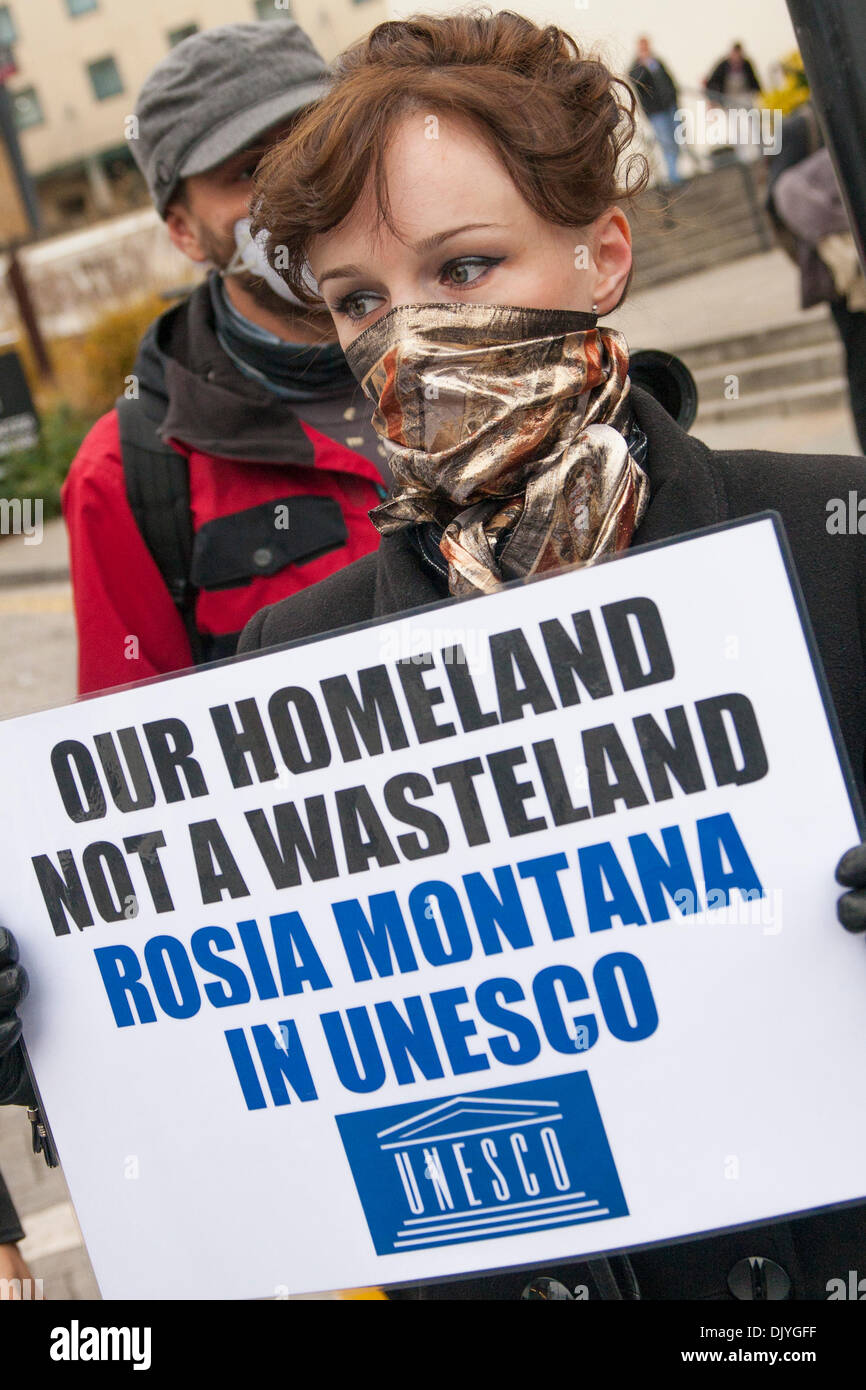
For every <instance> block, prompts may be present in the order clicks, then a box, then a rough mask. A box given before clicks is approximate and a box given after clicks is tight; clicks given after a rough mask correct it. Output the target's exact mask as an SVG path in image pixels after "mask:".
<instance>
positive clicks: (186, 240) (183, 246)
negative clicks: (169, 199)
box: [165, 202, 208, 263]
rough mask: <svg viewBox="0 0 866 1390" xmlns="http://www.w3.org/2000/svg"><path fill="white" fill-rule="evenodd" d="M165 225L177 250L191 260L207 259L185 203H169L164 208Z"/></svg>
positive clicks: (193, 220) (200, 260)
mask: <svg viewBox="0 0 866 1390" xmlns="http://www.w3.org/2000/svg"><path fill="white" fill-rule="evenodd" d="M165 225H166V227H167V228H168V234H169V236H170V237H171V240H172V242H173V243H174V245H175V246H176V247H177V249H178V251H182V252H183V254H184V255H185V256H188V257H189V259H190V260H191V261H196V262H198V263H201V262H204V261H206V260H207V259H208V255H207V252H206V251H205V249H204V247H203V246H202V244H201V241H200V240H199V235H198V231H197V229H196V223H195V219H194V218H193V216H192V214H191V212H190V210H189V208H188V207H187V206H186V204H185V203H182V202H176V203H169V205H168V207H167V208H166V210H165Z"/></svg>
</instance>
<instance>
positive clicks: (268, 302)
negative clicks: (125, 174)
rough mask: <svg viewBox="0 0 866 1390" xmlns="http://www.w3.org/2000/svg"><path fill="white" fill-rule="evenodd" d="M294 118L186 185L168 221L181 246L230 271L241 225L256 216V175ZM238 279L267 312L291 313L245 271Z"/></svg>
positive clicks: (195, 258) (168, 211)
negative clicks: (253, 198)
mask: <svg viewBox="0 0 866 1390" xmlns="http://www.w3.org/2000/svg"><path fill="white" fill-rule="evenodd" d="M295 119H297V118H293V119H292V120H290V121H288V122H283V123H282V124H281V125H279V126H276V127H274V129H272V130H269V131H266V132H265V134H264V135H260V136H258V138H257V139H256V141H255V143H254V144H253V145H251V146H250V147H249V148H248V149H246V150H241V151H240V153H239V154H236V155H232V157H231V158H230V159H226V160H225V161H224V162H223V163H222V164H218V165H216V167H215V168H213V169H208V170H207V171H206V173H204V174H191V175H189V177H188V178H186V179H184V182H183V194H182V197H181V198H180V199H179V200H178V201H176V202H173V203H171V204H169V207H168V208H167V209H166V215H165V221H166V225H167V227H168V231H169V235H170V236H171V239H172V241H173V242H174V244H175V246H177V247H178V249H179V250H180V251H182V252H183V253H184V255H185V256H189V258H190V260H193V261H197V262H199V263H204V262H209V263H210V264H211V265H214V266H216V268H217V270H225V269H226V267H227V266H228V265H229V264H230V262H231V260H232V259H233V257H234V254H235V251H236V249H237V248H236V244H235V237H234V227H235V223H236V222H238V221H240V219H241V218H243V217H248V216H249V212H250V195H251V193H252V181H253V175H254V174H255V172H256V168H257V167H258V163H259V160H260V159H261V158H262V155H263V154H264V153H265V151H266V150H267V149H269V148H270V147H271V145H275V144H276V143H277V142H278V141H279V140H282V139H283V138H284V137H285V136H286V135H287V134H288V133H289V131H290V129H291V127H292V125H293V124H294V120H295ZM232 279H233V280H234V281H235V282H236V283H237V284H238V285H239V286H240V287H241V288H242V289H243V290H245V291H246V293H247V294H248V295H249V296H250V297H251V298H252V299H253V300H255V302H256V303H257V304H258V305H260V307H261V308H263V309H267V310H268V311H269V312H271V313H274V314H278V315H280V316H281V317H283V318H284V317H285V315H286V309H287V306H286V302H285V300H284V299H281V298H280V296H279V295H278V294H276V293H275V292H274V290H272V289H271V288H270V287H269V286H268V285H266V284H264V283H263V282H262V280H260V279H259V278H258V277H257V276H255V275H249V274H247V273H246V272H245V271H242V272H241V273H240V274H239V275H236V276H235V275H233V276H232Z"/></svg>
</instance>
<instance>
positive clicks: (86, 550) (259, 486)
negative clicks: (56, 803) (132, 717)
mask: <svg viewBox="0 0 866 1390" xmlns="http://www.w3.org/2000/svg"><path fill="white" fill-rule="evenodd" d="M203 289H205V287H203ZM209 327H212V319H210V317H209V305H208V300H207V298H206V289H205V294H204V295H203V294H202V292H201V291H196V293H195V294H194V295H193V296H192V297H191V299H190V300H188V301H186V302H185V303H184V304H182V305H179V306H177V307H176V308H174V309H172V310H170V311H169V313H168V314H167V315H163V317H162V318H161V319H160V320H159V321H158V323H157V325H156V327H155V329H154V330H151V333H150V335H149V337H148V339H146V340H145V344H144V345H143V350H142V354H141V355H140V359H139V363H137V364H136V372H137V373H138V372H139V371H140V373H141V387H142V403H143V404H144V403H147V404H149V406H150V407H151V408H153V403H154V401H155V400H156V399H157V397H161V401H160V405H161V412H160V413H163V412H165V414H164V420H165V425H166V426H167V428H164V430H163V433H164V434H167V435H168V437H169V438H170V441H171V443H172V444H173V445H174V447H175V448H177V449H178V451H179V452H181V453H183V454H184V455H185V456H186V457H187V459H188V461H189V482H190V508H191V513H192V521H193V528H194V531H195V532H196V533H198V532H199V531H200V529H201V528H202V526H204V525H206V524H207V523H208V522H210V521H213V520H214V519H215V518H217V517H226V516H232V515H234V514H237V513H240V512H243V511H246V510H247V509H249V508H252V507H255V506H257V505H261V504H262V503H268V502H270V501H274V500H277V499H284V498H291V497H295V496H298V497H300V496H324V497H327V498H332V499H334V500H335V501H336V502H337V504H338V505H339V507H340V510H341V511H342V514H343V518H344V521H345V525H346V530H347V532H348V536H347V540H346V543H345V544H344V545H341V546H339V548H337V549H331V550H328V551H327V553H325V554H319V555H318V556H315V557H313V558H311V559H308V560H304V561H303V562H301V563H297V564H288V565H286V566H285V568H283V569H281V570H280V571H279V572H278V573H276V574H271V575H267V576H264V575H261V576H260V575H256V576H255V577H253V578H252V579H251V580H250V581H249V582H248V583H241V584H239V585H232V586H230V587H215V588H211V589H206V588H202V589H200V590H199V593H198V596H197V599H196V609H195V612H196V625H197V627H198V628H199V630H200V631H201V632H202V633H203V634H206V635H208V634H209V635H214V636H220V635H223V634H231V633H238V632H240V630H241V628H243V627H244V625H245V624H246V622H247V621H248V620H249V619H250V618H251V617H252V616H253V614H254V613H256V612H257V611H258V610H259V609H260V608H262V607H264V606H265V605H266V604H270V603H274V602H276V601H277V600H278V599H282V598H286V597H288V596H289V595H291V594H294V593H297V592H298V590H299V589H303V588H306V587H307V585H309V584H314V583H317V582H318V581H319V580H320V579H324V578H325V577H326V576H327V575H330V574H333V572H334V571H335V570H338V569H340V568H342V566H343V565H346V564H348V563H350V562H351V561H353V560H357V559H358V558H359V557H360V556H362V555H364V554H366V553H367V552H368V551H370V550H374V549H375V548H376V546H377V544H378V541H379V536H378V532H377V531H376V530H375V528H374V527H373V525H372V523H371V522H370V520H369V518H368V516H367V513H368V512H369V511H370V509H371V508H372V507H374V506H375V505H376V504H377V502H378V501H379V500H380V499H381V497H382V495H383V486H382V475H381V473H380V471H379V467H378V466H377V465H376V464H375V463H373V462H372V461H371V458H370V457H364V456H363V455H362V454H361V453H360V452H358V451H357V449H356V448H353V447H349V446H348V444H347V443H342V442H338V441H337V440H335V439H334V438H330V437H329V436H328V435H327V434H324V433H322V432H321V430H320V429H317V428H315V427H314V426H313V425H312V424H310V423H309V422H308V419H307V418H306V417H308V416H309V415H314V416H315V415H316V414H317V413H318V414H319V415H320V416H322V415H324V417H325V418H326V420H327V422H328V424H329V428H331V429H333V431H334V433H335V434H336V433H337V432H338V431H339V433H344V437H345V438H346V439H347V441H349V440H350V441H351V444H352V445H357V446H358V447H359V448H361V447H363V448H364V449H365V451H366V452H367V453H368V454H369V455H372V457H376V451H377V441H376V438H375V435H373V434H372V431H371V430H370V429H369V424H368V418H367V417H368V415H369V408H367V410H366V411H364V408H363V406H362V404H361V402H362V401H363V396H361V395H360V391H359V388H358V392H357V395H356V394H353V393H354V392H355V388H354V385H353V387H352V388H351V391H349V392H348V394H347V395H346V397H345V399H343V398H342V397H338V398H336V399H334V398H332V399H331V400H329V401H328V402H325V403H324V404H323V405H321V406H320V405H319V404H318V403H310V405H309V407H308V403H307V402H303V403H300V404H298V406H297V407H296V410H297V412H299V413H300V414H301V415H303V416H304V417H305V418H299V414H297V413H296V411H295V409H293V408H291V407H289V406H288V405H287V404H286V403H285V402H284V401H283V400H281V399H278V398H275V397H274V396H273V395H272V394H271V393H269V392H267V390H266V388H264V387H261V386H259V385H258V383H256V382H251V381H249V379H248V378H246V377H244V376H243V375H242V374H241V373H240V372H239V371H238V369H237V368H236V367H235V366H234V364H233V363H232V362H231V361H230V360H229V358H228V357H227V356H226V354H225V353H223V352H222V350H221V349H220V348H219V346H218V344H216V342H215V339H213V337H212V334H211V336H210V337H208V329H209ZM178 342H180V344H181V347H182V351H183V356H182V357H181V356H180V355H178V354H177V353H175V354H174V355H173V354H172V348H173V347H175V348H176V347H177V344H178ZM208 392H210V395H208ZM148 393H149V400H147V401H146V400H145V398H146V397H147V396H148ZM350 395H351V397H352V402H353V403H352V404H347V403H346V402H347V400H349V396H350ZM185 412H186V414H185ZM346 417H348V420H347V422H346V423H343V421H344V419H346ZM220 430H222V434H223V437H224V439H225V443H224V444H219V449H218V450H215V449H214V446H213V436H214V435H216V436H217V438H219V435H220ZM196 435H198V436H200V437H199V438H198V439H196ZM201 436H204V438H201ZM281 451H282V452H281ZM244 453H246V455H247V456H244ZM281 458H282V459H283V460H284V461H278V460H280V459H281ZM296 460H297V461H296ZM62 502H63V513H64V517H65V519H66V524H67V527H68V530H69V537H70V557H71V568H72V585H73V594H74V602H75V614H76V622H77V626H78V643H79V688H80V690H81V692H82V693H85V692H88V691H93V690H102V689H105V688H107V687H111V686H116V685H123V684H126V683H128V682H129V681H134V680H140V679H142V678H143V677H146V676H154V675H158V674H162V673H164V672H169V671H177V670H181V669H183V668H184V667H187V666H190V665H191V664H192V657H191V652H190V643H189V639H188V637H187V633H186V629H185V627H184V623H183V620H182V618H181V616H180V613H179V612H178V610H177V608H176V607H175V605H174V603H173V602H172V599H171V597H170V595H169V592H168V589H167V588H166V585H165V583H164V582H163V578H162V575H161V574H160V572H159V570H158V568H157V565H156V563H155V561H154V559H153V558H152V556H151V554H150V552H149V550H148V549H147V546H146V544H145V542H144V540H143V538H142V535H141V532H140V531H139V529H138V526H137V524H136V521H135V518H134V516H133V514H132V511H131V508H130V505H129V501H128V499H127V495H126V486H125V481H124V473H123V465H122V461H121V452H120V438H119V431H118V419H117V413H116V411H113V410H112V411H110V412H109V413H108V414H107V415H104V416H103V417H102V418H101V419H100V420H98V421H97V423H96V424H95V425H94V426H93V428H92V429H91V431H90V433H89V434H88V435H87V437H86V438H85V440H84V442H83V443H82V445H81V448H80V449H79V451H78V454H77V455H76V458H75V460H74V462H73V464H72V466H71V468H70V471H69V475H68V477H67V479H66V482H65V484H64V486H63V492H62Z"/></svg>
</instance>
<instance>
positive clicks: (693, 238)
mask: <svg viewBox="0 0 866 1390" xmlns="http://www.w3.org/2000/svg"><path fill="white" fill-rule="evenodd" d="M746 241H754V242H756V243H757V244H758V246H759V247H760V249H761V250H764V249H766V248H765V247H764V239H763V237H762V234H761V232H760V231H759V230H758V228H756V227H755V225H754V223H753V222H752V221H751V220H750V219H749V218H746V217H740V216H737V217H734V218H732V219H731V220H730V221H727V222H718V223H715V224H713V225H711V226H708V225H706V224H704V223H699V224H698V225H697V226H694V227H692V226H689V227H683V228H680V229H679V230H678V231H675V230H669V231H661V232H658V231H653V232H652V233H650V234H649V235H648V236H646V237H644V238H640V237H637V236H636V237H634V238H633V246H634V259H635V264H636V265H637V267H638V269H639V270H640V269H641V268H645V267H647V266H655V265H656V264H658V263H659V262H661V261H665V260H669V261H670V260H674V259H677V260H680V261H683V260H685V259H690V258H691V257H692V256H693V255H695V254H696V253H697V254H700V253H702V252H704V251H707V252H709V253H710V254H711V255H714V256H716V257H721V258H722V260H730V259H731V256H730V251H731V250H732V249H733V247H734V246H735V245H736V243H739V242H746Z"/></svg>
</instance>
